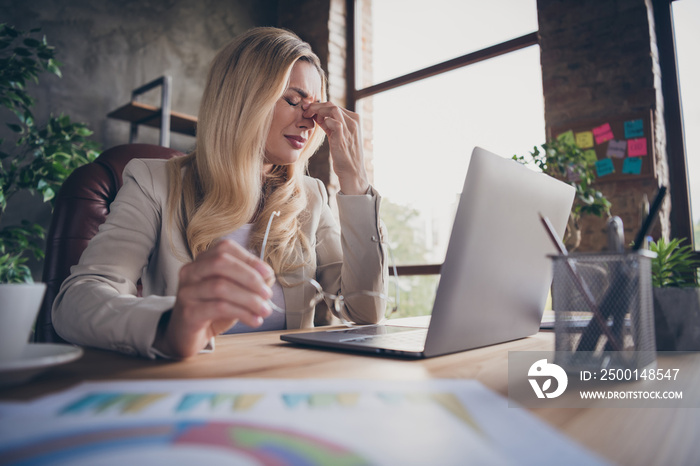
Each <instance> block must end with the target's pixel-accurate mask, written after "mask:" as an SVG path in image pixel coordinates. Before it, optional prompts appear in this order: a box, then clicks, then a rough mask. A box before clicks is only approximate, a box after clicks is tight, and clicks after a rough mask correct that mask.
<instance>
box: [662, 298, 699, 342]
mask: <svg viewBox="0 0 700 466" xmlns="http://www.w3.org/2000/svg"><path fill="white" fill-rule="evenodd" d="M654 326H655V329H656V349H657V351H699V350H700V288H672V287H667V288H654Z"/></svg>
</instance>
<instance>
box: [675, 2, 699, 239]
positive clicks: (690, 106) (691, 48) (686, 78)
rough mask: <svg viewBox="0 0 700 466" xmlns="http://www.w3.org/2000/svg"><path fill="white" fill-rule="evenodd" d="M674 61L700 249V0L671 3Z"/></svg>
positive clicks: (693, 222) (694, 226)
mask: <svg viewBox="0 0 700 466" xmlns="http://www.w3.org/2000/svg"><path fill="white" fill-rule="evenodd" d="M672 9H673V10H672V11H673V26H674V32H675V43H676V60H677V62H678V63H677V66H678V80H679V82H680V97H681V102H682V116H683V126H684V127H685V132H684V136H685V153H686V164H687V173H688V179H689V181H690V182H689V191H690V193H689V196H690V206H691V215H692V224H693V230H694V232H693V235H694V237H695V241H694V243H695V249H696V250H697V249H700V183H699V181H698V180H700V133H698V131H697V130H696V129H697V128H700V88H698V86H697V83H698V82H700V65H699V64H698V62H697V50H696V49H697V44H699V43H700V29H698V27H697V19H698V18H700V2H697V1H690V0H680V1H675V2H673V3H672Z"/></svg>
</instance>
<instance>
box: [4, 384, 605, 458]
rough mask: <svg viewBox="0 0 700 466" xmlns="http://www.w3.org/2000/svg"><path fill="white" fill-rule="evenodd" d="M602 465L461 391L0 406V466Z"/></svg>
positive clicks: (67, 400) (173, 392)
mask: <svg viewBox="0 0 700 466" xmlns="http://www.w3.org/2000/svg"><path fill="white" fill-rule="evenodd" d="M25 463H26V464H52V465H55V464H65V465H94V464H100V465H105V464H114V465H121V466H123V465H129V466H134V465H141V464H168V465H176V464H206V465H207V466H213V465H218V464H226V465H231V464H236V465H237V464H245V465H248V464H250V465H259V464H263V465H284V464H295V465H326V464H329V465H369V464H372V465H382V464H386V465H396V464H401V465H425V464H440V465H468V464H479V465H492V464H493V465H500V464H518V465H521V464H532V465H548V464H568V465H576V464H581V465H584V464H585V465H592V464H603V462H602V460H601V459H600V458H598V457H597V456H595V455H593V454H592V453H590V452H588V451H586V450H584V449H583V448H582V447H580V446H579V445H577V444H576V443H574V442H572V441H570V440H569V439H567V438H566V437H564V436H563V435H561V434H559V433H558V432H557V431H556V430H554V429H552V428H550V427H549V426H547V425H546V424H544V423H542V422H541V421H539V420H538V419H536V418H535V417H533V416H532V415H530V414H529V413H528V412H527V411H526V410H524V409H520V408H509V407H508V403H507V400H506V399H504V398H503V397H501V396H499V395H498V394H495V393H493V392H492V391H490V390H488V389H487V388H485V387H484V386H483V385H481V384H480V383H478V382H476V381H470V380H433V381H425V382H395V383H394V382H383V381H361V380H318V379H314V380H287V379H207V380H158V381H117V382H92V383H84V384H82V385H79V386H77V387H74V388H72V389H69V390H66V391H64V392H60V393H57V394H54V395H49V396H46V397H44V398H40V399H38V400H36V401H33V402H29V403H4V404H0V464H3V465H4V464H25Z"/></svg>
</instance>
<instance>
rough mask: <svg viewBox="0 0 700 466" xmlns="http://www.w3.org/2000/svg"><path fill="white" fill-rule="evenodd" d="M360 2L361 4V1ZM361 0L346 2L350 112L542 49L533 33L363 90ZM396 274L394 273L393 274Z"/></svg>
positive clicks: (410, 271) (419, 271)
mask: <svg viewBox="0 0 700 466" xmlns="http://www.w3.org/2000/svg"><path fill="white" fill-rule="evenodd" d="M360 1H361V0H360ZM358 10H359V6H358V0H346V11H347V29H346V34H347V44H348V50H347V55H346V70H347V73H346V74H347V76H346V86H347V89H346V95H347V101H346V105H347V108H348V110H352V111H356V109H357V102H358V101H359V100H361V99H364V98H367V97H371V96H374V95H377V94H380V93H382V92H386V91H390V90H392V89H396V88H397V87H401V86H405V85H407V84H411V83H414V82H417V81H421V80H423V79H427V78H431V77H433V76H437V75H439V74H442V73H447V72H449V71H454V70H457V69H460V68H463V67H466V66H469V65H473V64H476V63H479V62H482V61H484V60H488V59H489V58H495V57H499V56H502V55H505V54H507V53H510V52H516V51H518V50H521V49H524V48H526V47H531V46H533V45H539V36H538V32H537V31H534V32H531V33H528V34H525V35H523V36H520V37H516V38H514V39H509V40H507V41H505V42H501V43H498V44H495V45H492V46H489V47H486V48H484V49H481V50H477V51H474V52H470V53H467V54H465V55H461V56H458V57H456V58H452V59H450V60H446V61H444V62H441V63H438V64H436V65H431V66H428V67H426V68H422V69H419V70H416V71H413V72H410V73H407V74H404V75H401V76H397V77H395V78H392V79H389V80H388V81H384V82H380V83H377V84H373V85H371V86H368V87H364V88H360V89H358V88H357V55H356V50H357V49H358V48H357V44H358V41H359V40H361V36H359V34H358V22H357V17H358ZM441 265H442V264H415V265H397V266H396V269H397V273H398V274H399V275H434V274H439V273H440V268H441ZM392 273H393V271H392Z"/></svg>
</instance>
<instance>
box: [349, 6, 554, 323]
mask: <svg viewBox="0 0 700 466" xmlns="http://www.w3.org/2000/svg"><path fill="white" fill-rule="evenodd" d="M356 3H357V9H356V11H357V17H356V18H355V24H356V28H355V30H356V31H358V32H357V34H359V35H360V40H356V43H357V44H358V46H357V47H356V49H355V50H356V53H357V54H358V55H357V56H356V57H355V61H356V63H357V64H360V66H357V67H356V68H357V71H358V73H357V77H356V82H357V83H358V87H360V89H357V90H356V91H355V99H354V100H355V101H356V102H355V108H356V109H357V110H358V111H359V112H360V113H361V114H362V115H363V118H364V121H365V139H366V140H367V143H366V144H365V146H366V152H367V153H368V159H371V160H372V162H373V176H374V185H375V187H377V190H378V191H379V192H380V193H381V194H382V197H383V205H382V218H383V219H384V221H385V223H386V224H387V227H388V230H389V235H390V239H391V244H392V247H393V250H394V256H395V259H396V263H397V264H398V265H417V264H441V263H442V262H443V260H444V257H445V252H446V248H447V241H448V239H449V234H450V231H451V226H452V222H453V220H454V214H455V209H456V204H457V200H458V198H459V194H460V192H461V190H462V185H463V182H464V177H465V175H466V171H467V167H468V164H469V158H470V155H471V151H472V149H473V147H474V146H477V145H478V146H481V147H483V148H485V149H488V150H490V151H492V152H495V153H497V154H499V155H501V156H504V157H508V158H509V157H511V156H512V155H514V154H519V155H523V154H526V153H527V152H528V151H530V150H532V148H533V146H535V145H538V144H541V143H542V142H544V139H545V129H544V126H545V125H544V102H543V97H542V77H541V69H540V58H539V47H537V46H536V44H537V38H536V31H537V6H536V1H535V0H527V1H523V0H498V1H489V2H483V1H476V0H470V1H459V2H457V1H454V0H432V1H430V2H425V1H418V0H357V2H356ZM397 12H400V13H397ZM506 12H507V14H506ZM359 31H361V33H360V32H359ZM359 44H361V46H360V45H359ZM361 54H364V55H361ZM434 270H435V269H434V268H433V269H432V272H427V273H434ZM400 274H401V272H400ZM407 279H410V280H408V283H407V282H406V281H407ZM436 283H437V277H427V278H426V277H423V278H418V277H407V278H402V284H405V285H407V287H408V288H410V289H411V293H409V294H407V295H406V296H403V295H402V298H401V299H402V306H401V307H402V308H403V310H404V313H403V314H402V315H415V314H418V313H425V309H426V308H425V303H426V302H427V303H428V307H427V309H429V303H431V302H432V299H433V294H432V292H430V291H426V290H427V289H428V288H432V287H434V286H435V285H436ZM417 296H421V298H417ZM421 301H422V302H421Z"/></svg>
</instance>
